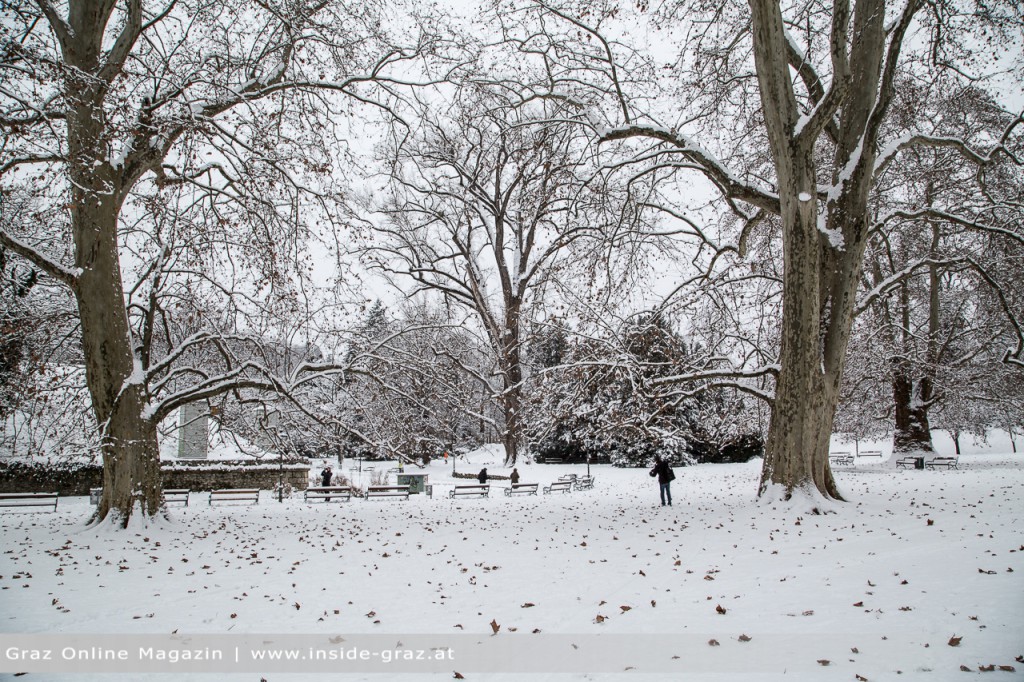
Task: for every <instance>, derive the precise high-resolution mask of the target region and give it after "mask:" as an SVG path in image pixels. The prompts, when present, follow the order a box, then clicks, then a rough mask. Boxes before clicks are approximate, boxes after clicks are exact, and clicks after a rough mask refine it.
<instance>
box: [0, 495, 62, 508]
mask: <svg viewBox="0 0 1024 682" xmlns="http://www.w3.org/2000/svg"><path fill="white" fill-rule="evenodd" d="M58 497H60V493H0V507H52V508H53V511H57V498H58Z"/></svg>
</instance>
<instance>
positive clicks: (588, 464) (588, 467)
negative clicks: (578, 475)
mask: <svg viewBox="0 0 1024 682" xmlns="http://www.w3.org/2000/svg"><path fill="white" fill-rule="evenodd" d="M587 478H590V453H589V452H588V453H587Z"/></svg>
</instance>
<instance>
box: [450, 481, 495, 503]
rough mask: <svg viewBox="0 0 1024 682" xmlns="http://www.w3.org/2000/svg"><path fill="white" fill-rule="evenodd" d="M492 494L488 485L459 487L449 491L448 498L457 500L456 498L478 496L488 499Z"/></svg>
mask: <svg viewBox="0 0 1024 682" xmlns="http://www.w3.org/2000/svg"><path fill="white" fill-rule="evenodd" d="M490 493H491V486H490V485H487V484H486V483H481V484H477V485H457V486H455V487H454V488H452V489H451V490H449V491H448V497H449V498H451V499H455V498H456V497H469V496H472V495H476V496H478V497H488V496H490Z"/></svg>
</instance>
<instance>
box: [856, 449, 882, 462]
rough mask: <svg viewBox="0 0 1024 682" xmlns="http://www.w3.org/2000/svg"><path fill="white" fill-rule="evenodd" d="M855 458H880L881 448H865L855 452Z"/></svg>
mask: <svg viewBox="0 0 1024 682" xmlns="http://www.w3.org/2000/svg"><path fill="white" fill-rule="evenodd" d="M857 459H878V460H881V459H882V451H881V450H865V451H864V452H860V453H857Z"/></svg>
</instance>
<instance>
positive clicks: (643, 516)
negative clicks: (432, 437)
mask: <svg viewBox="0 0 1024 682" xmlns="http://www.w3.org/2000/svg"><path fill="white" fill-rule="evenodd" d="M961 463H962V467H963V468H962V470H960V471H916V470H906V471H898V472H897V471H893V470H892V469H890V468H889V464H888V463H882V464H878V465H862V464H861V463H858V465H857V466H855V467H850V468H842V469H838V470H837V471H836V477H837V481H838V483H839V485H840V487H841V489H842V490H843V491H844V494H846V495H847V496H848V497H849V498H850V500H851V502H848V503H833V504H832V505H831V507H832V511H834V513H829V514H825V515H810V514H807V513H805V512H806V507H808V506H809V505H808V504H806V502H808V501H811V502H814V501H815V500H814V499H813V496H809V497H808V498H807V500H802V501H800V502H798V503H796V504H793V503H784V502H781V501H779V500H778V499H775V498H770V497H769V498H766V499H762V500H758V499H757V498H756V496H755V490H756V486H757V478H758V474H759V469H760V462H759V461H752V462H749V463H746V464H739V465H699V466H693V467H687V468H681V469H676V473H677V476H678V478H677V479H676V481H675V482H674V484H673V497H674V500H675V506H673V507H661V506H660V505H658V504H657V496H658V493H657V486H656V485H655V484H654V483H653V482H652V481H651V479H650V478H648V476H647V472H646V470H643V469H613V468H611V467H609V466H594V465H592V466H591V471H592V473H593V474H594V475H595V477H596V486H595V488H594V490H591V491H583V492H574V493H572V494H569V495H558V496H555V495H550V496H544V495H540V496H538V497H517V498H506V497H505V496H504V495H503V494H501V493H500V492H498V491H497V490H492V492H494V493H496V494H494V495H493V496H492V497H491V498H489V499H482V500H475V499H463V500H459V501H452V500H449V499H448V498H447V495H446V494H445V492H444V491H445V489H446V488H447V486H450V485H453V484H455V483H456V482H460V483H465V482H466V481H464V480H461V479H453V478H452V477H451V470H452V463H451V462H448V463H447V464H446V463H444V462H443V460H435V461H434V462H433V463H432V464H431V465H429V466H428V467H427V468H426V469H425V471H427V472H428V473H429V474H430V481H431V483H433V484H435V486H436V488H435V494H434V497H433V498H427V497H425V496H414V497H413V498H412V499H410V500H409V501H408V502H405V501H393V500H381V501H370V502H366V501H362V500H359V501H356V500H353V501H352V502H349V503H345V504H330V505H325V504H304V503H303V502H302V501H301V497H299V498H297V499H294V498H293V499H290V500H286V501H285V502H284V503H278V502H276V501H272V500H271V499H270V497H269V494H267V493H264V498H263V499H262V500H261V502H260V504H259V505H257V506H238V505H234V506H233V505H221V506H216V507H210V506H208V505H207V504H206V502H205V496H204V495H202V494H199V493H196V494H193V496H192V503H191V504H190V506H188V507H184V508H174V509H172V511H171V520H170V521H169V522H161V523H157V524H152V525H150V526H148V527H144V528H143V527H140V528H133V529H130V530H128V531H124V532H122V531H111V530H110V529H109V528H100V529H88V528H86V527H85V522H86V520H87V518H88V516H89V513H90V512H91V509H92V508H91V507H90V506H89V504H88V500H87V499H86V498H67V499H62V500H61V501H60V505H59V508H58V511H56V512H40V511H35V512H24V511H11V510H3V511H2V512H0V518H2V521H0V536H2V539H0V542H2V544H3V547H4V548H5V551H4V553H2V554H0V623H2V626H0V636H6V635H10V634H13V633H120V634H122V635H127V634H129V633H131V634H146V633H154V634H169V633H172V632H175V633H179V635H185V634H188V633H192V634H203V636H204V638H209V639H210V641H215V640H214V639H213V637H214V636H215V635H227V634H232V635H239V636H241V635H242V634H251V633H263V636H264V638H269V634H273V633H282V634H292V635H295V634H304V635H310V636H312V635H329V636H332V637H335V638H337V636H338V635H339V634H342V636H343V638H348V639H352V638H358V637H361V636H369V635H380V636H382V637H385V639H387V641H389V642H398V641H402V642H412V641H416V637H417V636H420V635H433V636H435V637H441V638H442V639H444V638H446V637H451V641H452V642H454V644H452V646H453V647H454V648H455V650H456V651H455V658H454V661H453V662H452V663H451V664H450V665H448V666H447V667H445V668H442V669H441V670H443V672H434V673H433V674H427V673H422V674H419V675H415V676H411V677H408V679H437V680H442V679H452V677H453V671H459V672H460V673H461V674H463V675H464V676H465V679H467V680H475V679H486V680H506V679H507V680H512V679H522V676H521V675H514V674H513V673H512V669H513V668H514V667H515V666H526V665H527V664H529V663H530V662H531V661H533V663H534V664H535V665H538V666H540V667H541V669H542V670H546V671H548V672H550V673H552V674H546V675H542V676H532V677H528V678H527V679H545V680H547V679H558V680H618V679H627V678H625V677H623V676H622V671H623V670H626V669H631V670H632V671H634V672H636V673H643V672H651V671H655V672H656V673H657V674H651V675H644V676H643V677H642V679H645V680H679V679H683V678H685V679H686V680H687V681H691V680H697V681H701V680H725V679H737V676H736V675H735V673H744V675H743V676H742V679H745V680H747V679H749V680H758V681H764V680H815V681H817V680H825V681H827V680H844V681H846V680H854V679H857V678H856V677H855V676H856V675H860V676H862V677H863V678H867V679H868V680H884V679H900V680H929V681H934V680H946V679H959V678H960V675H961V672H960V666H967V667H968V668H970V669H971V670H972V671H976V670H978V668H979V666H981V665H988V664H994V665H996V666H997V668H998V666H1000V665H1008V666H1014V667H1016V668H1017V670H1018V673H1017V675H1019V674H1020V673H1019V671H1020V670H1021V668H1024V665H1022V664H1020V663H1019V662H1016V661H1015V660H1014V658H1015V657H1018V656H1020V655H1021V654H1024V650H1022V647H1021V643H1022V641H1024V640H1022V637H1021V634H1022V620H1021V617H1020V613H1021V608H1022V607H1024V560H1022V559H1024V505H1022V504H1021V493H1020V491H1021V490H1022V487H1024V456H1021V455H1010V454H992V453H988V454H977V455H967V454H965V455H962V456H961ZM358 466H359V465H358V463H356V462H353V461H346V462H345V464H344V466H342V467H337V466H336V467H335V468H336V471H338V472H340V473H343V474H345V475H351V476H353V477H355V478H356V479H360V478H361V477H368V476H369V474H370V472H369V471H367V469H366V467H368V466H370V463H364V464H363V471H362V472H361V473H360V472H359V471H358ZM376 466H378V467H381V465H380V463H377V464H376ZM483 466H487V468H488V471H489V472H490V473H491V474H492V475H494V474H500V475H507V473H508V470H507V469H505V468H503V467H502V466H501V461H500V451H498V450H496V449H492V450H489V451H478V452H474V453H471V454H470V455H468V456H467V457H466V458H465V459H461V458H460V459H459V460H458V461H457V462H456V463H455V468H456V470H457V471H459V472H461V473H472V474H475V473H476V472H477V471H479V469H480V468H481V467H483ZM352 468H355V469H356V470H355V471H353V470H352ZM518 468H519V472H520V474H521V475H522V480H523V482H534V481H536V482H539V483H542V484H547V483H550V482H551V481H553V480H555V479H556V478H557V477H558V476H559V475H562V474H566V473H570V472H572V473H577V474H581V473H584V471H585V468H586V465H538V464H523V465H520V466H519V467H518ZM409 470H410V471H420V470H419V469H416V468H409ZM364 482H368V480H367V481H364ZM492 483H493V485H494V487H495V488H500V487H502V486H503V485H507V483H506V482H505V481H492ZM598 616H600V617H601V618H598ZM492 622H493V623H494V624H495V625H496V626H497V627H498V632H497V634H494V633H493V626H492V625H491V623H492ZM535 630H539V632H537V633H534V631H535ZM597 635H602V637H596V636H597ZM954 636H956V637H960V638H962V639H961V640H960V642H959V644H958V646H951V645H950V640H951V638H952V637H954ZM531 638H532V639H531ZM745 638H749V641H747V640H745ZM710 640H715V641H717V643H718V646H713V645H709V642H710ZM471 642H479V643H480V644H479V646H496V647H497V646H508V647H513V648H515V647H516V646H519V647H523V646H533V647H535V649H536V651H537V652H542V651H550V650H555V651H559V650H561V651H564V652H567V653H565V654H563V656H562V658H566V657H568V656H570V655H571V652H572V651H574V649H571V648H570V647H571V646H572V645H578V646H580V647H581V648H582V650H587V649H588V647H589V648H590V649H594V648H595V647H596V648H597V649H599V650H600V651H603V653H604V654H605V655H606V656H605V658H607V657H611V659H612V665H613V666H614V667H613V668H595V669H594V671H593V672H590V673H576V674H573V673H568V672H561V673H559V674H553V673H554V672H555V671H558V670H559V668H558V667H557V662H546V663H545V661H550V660H551V659H548V658H542V659H538V658H536V656H540V654H539V653H538V654H536V655H535V654H534V653H532V652H533V651H534V649H526V650H525V651H527V653H526V654H525V655H520V656H519V657H518V658H508V659H503V660H495V659H492V660H491V667H489V668H487V667H484V668H478V669H477V670H473V669H466V668H460V664H459V661H460V659H459V658H458V649H459V647H460V646H461V647H463V648H465V647H468V646H470V643H471ZM531 643H532V644H531ZM627 643H628V646H627ZM642 644H646V648H645V647H644V646H642ZM652 644H656V645H657V646H656V647H654V650H653V651H651V645H652ZM598 645H599V646H598ZM559 647H561V649H559ZM673 656H678V658H673ZM600 659H601V657H600V656H595V658H593V659H588V660H591V661H592V664H593V665H594V666H597V665H598V663H597V661H598V660H600ZM467 660H468V659H467V658H465V657H463V659H462V661H463V662H464V664H465V662H466V661H467ZM826 660H827V661H828V662H829V663H828V665H824V664H822V663H819V661H826ZM538 661H541V663H538ZM12 665H13V664H11V663H10V662H7V661H4V662H3V666H0V670H14V668H13V667H11V666H12ZM168 665H169V664H168ZM576 665H583V664H576ZM602 665H603V664H602ZM545 666H546V667H545ZM15 667H16V666H15ZM570 669H573V668H570ZM167 670H168V671H169V670H171V668H169V667H168V668H167ZM332 671H334V672H337V671H338V667H337V663H334V664H333V667H324V668H322V669H321V672H332ZM498 671H507V672H506V673H505V674H500V673H499V672H498ZM613 671H617V672H613ZM673 671H674V672H673ZM729 673H734V674H733V675H730V674H729ZM220 677H221V676H219V675H213V674H208V675H203V674H198V673H197V674H193V675H189V674H184V673H182V672H179V673H177V674H176V676H175V677H174V679H176V680H177V679H210V680H213V679H220ZM264 677H266V678H267V679H268V680H274V681H275V682H277V681H278V680H282V679H290V680H305V679H311V680H315V679H326V678H324V677H323V676H322V675H321V676H317V675H316V674H314V673H310V672H301V671H295V670H284V672H275V674H273V675H271V674H269V671H268V674H267V675H264ZM632 677H633V675H630V676H629V678H628V679H631V678H632ZM66 678H67V679H75V680H80V679H95V680H100V679H108V678H109V675H103V674H95V675H92V676H90V675H86V674H83V673H79V674H76V675H75V676H74V677H73V678H72V677H71V676H66ZM343 678H344V679H367V680H370V679H373V680H379V679H391V678H390V677H381V676H380V674H379V673H377V674H371V673H365V674H364V673H349V674H347V675H344V676H343ZM26 679H31V680H56V679H64V678H62V677H61V676H60V675H56V674H38V673H31V674H30V675H28V676H27V677H26ZM126 679H127V678H126ZM131 679H170V678H168V677H164V676H157V675H155V674H154V675H149V676H147V675H144V674H138V675H132V676H131ZM238 679H242V678H241V677H239V678H238ZM245 679H259V675H257V676H253V675H251V674H250V675H249V676H248V677H246V678H245ZM965 679H966V678H965ZM999 679H1007V680H1009V679H1019V678H1018V677H1016V676H1014V675H1007V674H1006V673H1003V674H1002V675H1000V677H999Z"/></svg>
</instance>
